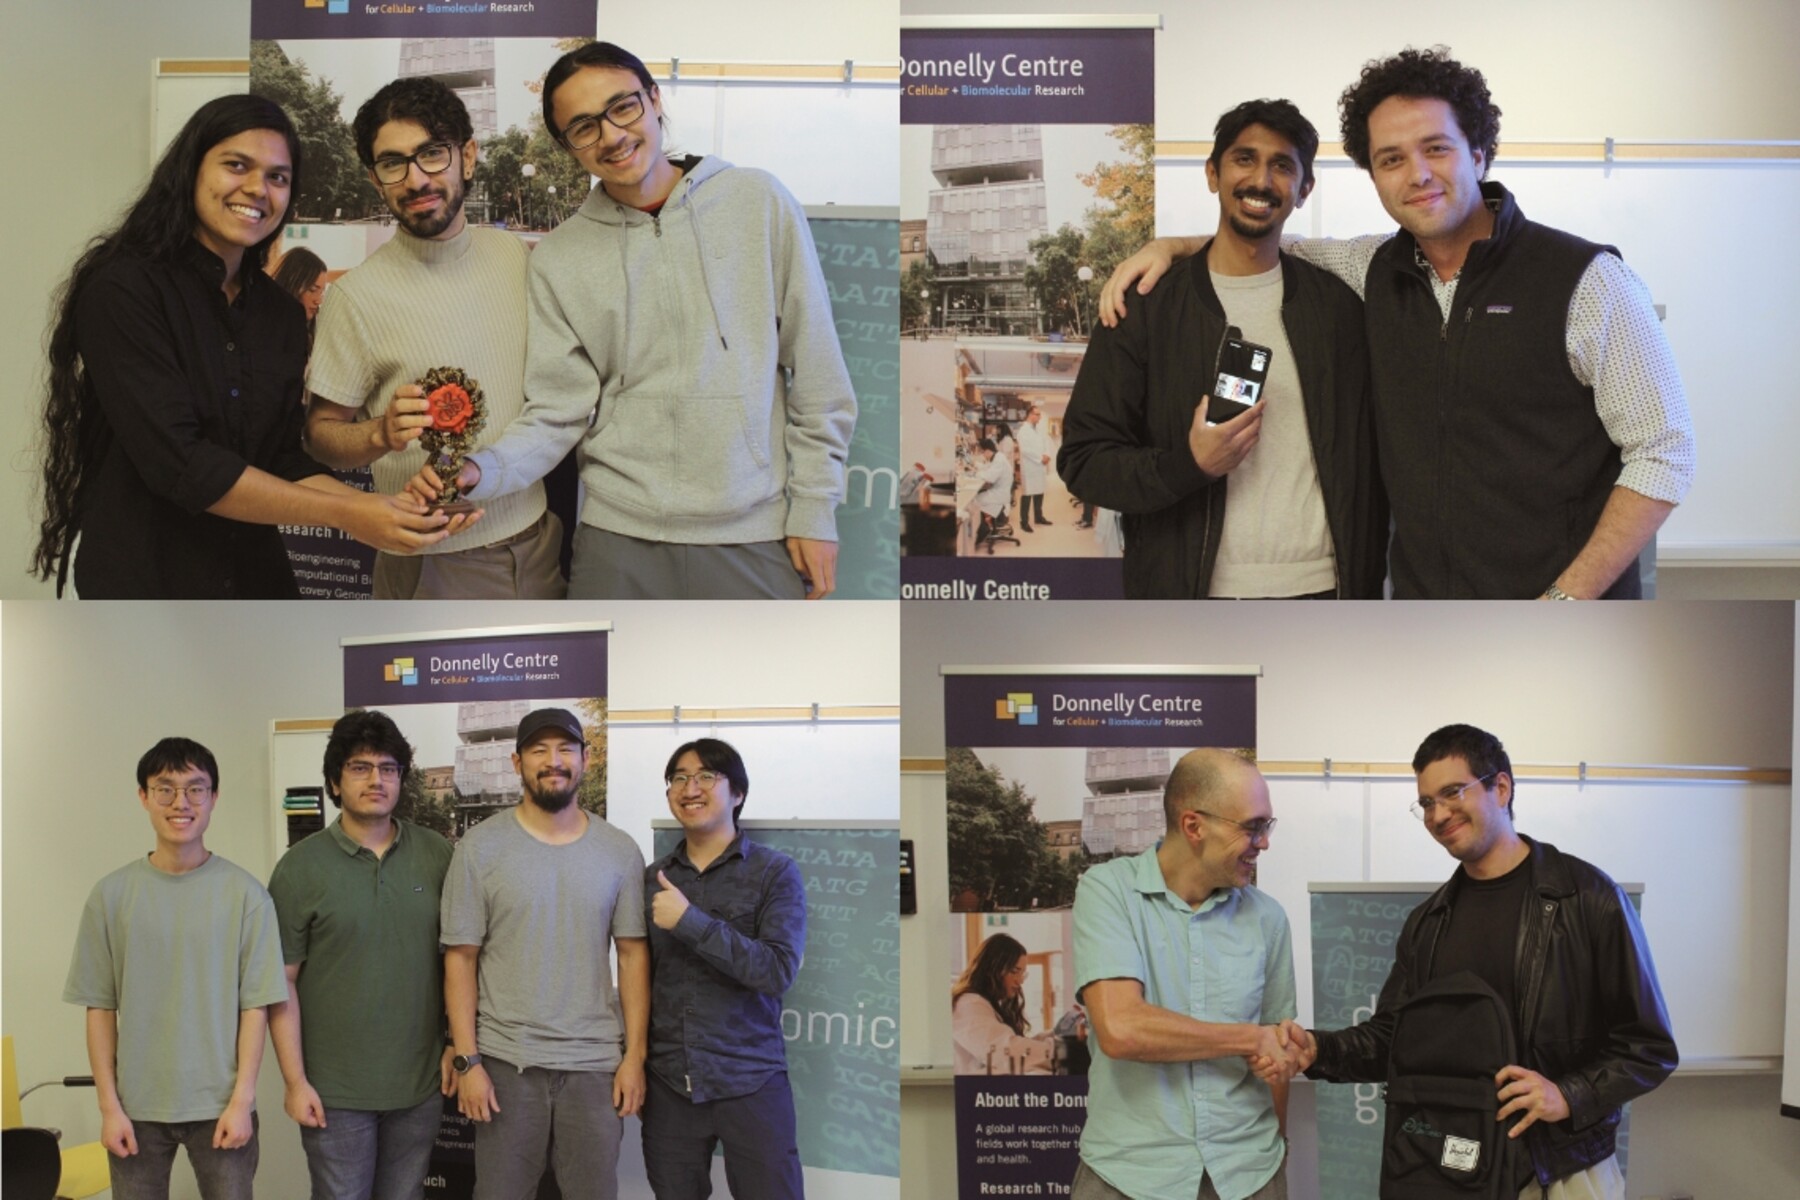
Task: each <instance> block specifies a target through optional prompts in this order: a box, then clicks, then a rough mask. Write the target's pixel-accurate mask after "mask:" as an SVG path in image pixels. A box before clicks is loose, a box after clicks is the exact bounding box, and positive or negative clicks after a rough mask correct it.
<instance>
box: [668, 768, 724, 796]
mask: <svg viewBox="0 0 1800 1200" xmlns="http://www.w3.org/2000/svg"><path fill="white" fill-rule="evenodd" d="M723 778H725V776H723V775H721V774H720V773H719V772H717V771H697V772H695V773H694V774H692V775H689V774H687V773H685V772H676V773H675V774H673V775H671V776H669V790H670V791H671V792H678V791H681V790H682V789H683V788H685V787H687V785H688V781H689V780H692V781H693V782H695V783H697V784H699V785H700V786H701V787H703V788H705V789H706V790H707V791H709V792H710V791H712V790H713V785H714V784H716V783H718V782H719V780H721V779H723Z"/></svg>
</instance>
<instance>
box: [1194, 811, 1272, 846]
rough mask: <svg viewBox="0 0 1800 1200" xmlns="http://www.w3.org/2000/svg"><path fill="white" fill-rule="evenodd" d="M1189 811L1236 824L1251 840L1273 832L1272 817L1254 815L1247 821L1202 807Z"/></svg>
mask: <svg viewBox="0 0 1800 1200" xmlns="http://www.w3.org/2000/svg"><path fill="white" fill-rule="evenodd" d="M1188 811H1189V812H1197V813H1199V814H1200V815H1201V816H1203V817H1211V818H1212V819H1213V820H1215V821H1223V822H1225V823H1226V824H1227V825H1236V826H1237V827H1238V828H1239V829H1241V830H1243V831H1244V832H1245V833H1247V834H1249V835H1250V840H1251V841H1253V842H1254V841H1257V840H1258V839H1260V838H1266V837H1268V836H1270V835H1271V834H1273V833H1274V832H1275V818H1274V817H1256V818H1255V819H1253V820H1249V821H1234V820H1232V819H1231V818H1230V817H1221V816H1220V815H1219V814H1218V813H1211V812H1207V811H1206V810H1205V809H1204V808H1192V809H1189V810H1188Z"/></svg>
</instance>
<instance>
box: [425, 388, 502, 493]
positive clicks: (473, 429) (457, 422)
mask: <svg viewBox="0 0 1800 1200" xmlns="http://www.w3.org/2000/svg"><path fill="white" fill-rule="evenodd" d="M419 386H420V387H421V388H423V389H424V391H425V401H426V403H427V404H428V405H429V406H430V410H429V411H430V413H431V426H430V428H428V429H426V430H425V432H424V433H423V434H422V435H421V436H420V438H419V444H420V445H421V446H423V447H424V448H425V462H426V464H427V465H428V466H430V467H431V469H432V470H433V471H435V472H436V473H437V477H438V478H439V479H441V480H443V481H444V489H443V491H442V492H441V493H440V494H439V495H438V498H437V500H436V501H435V502H434V503H433V504H432V506H431V507H432V511H434V512H447V513H464V512H473V511H474V510H475V508H476V505H475V503H474V502H473V501H470V500H464V499H462V497H461V496H460V495H459V494H458V491H457V487H456V475H457V472H458V471H460V470H461V469H462V464H463V459H465V458H467V457H468V454H469V451H470V450H472V449H474V447H475V437H476V435H477V434H479V433H480V432H481V430H482V427H483V426H485V425H486V424H487V403H486V401H485V400H484V399H483V397H482V394H481V384H480V382H479V381H477V380H474V379H471V378H470V377H469V376H468V375H467V374H466V373H464V372H463V370H462V369H461V368H460V367H433V368H432V369H431V370H429V371H427V372H425V376H424V378H422V379H420V380H419Z"/></svg>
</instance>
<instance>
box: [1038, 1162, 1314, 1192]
mask: <svg viewBox="0 0 1800 1200" xmlns="http://www.w3.org/2000/svg"><path fill="white" fill-rule="evenodd" d="M1069 1194H1070V1196H1071V1197H1072V1198H1073V1200H1132V1198H1131V1197H1130V1196H1128V1195H1126V1194H1125V1193H1124V1192H1121V1191H1120V1190H1119V1189H1118V1188H1116V1187H1114V1186H1113V1185H1112V1184H1110V1183H1108V1182H1106V1180H1104V1179H1102V1178H1100V1176H1099V1175H1097V1174H1095V1173H1094V1169H1093V1168H1092V1167H1090V1166H1088V1165H1087V1162H1086V1161H1085V1160H1084V1161H1083V1162H1082V1164H1081V1165H1080V1166H1079V1167H1076V1168H1075V1185H1074V1187H1073V1188H1072V1189H1071V1190H1070V1193H1069ZM1198 1200H1219V1192H1218V1189H1217V1188H1215V1187H1213V1181H1212V1176H1210V1175H1202V1176H1201V1177H1200V1192H1199V1195H1198ZM1249 1200H1287V1160H1286V1159H1285V1158H1284V1159H1282V1160H1281V1165H1280V1166H1279V1167H1277V1168H1275V1175H1274V1177H1273V1178H1271V1179H1270V1180H1269V1182H1267V1183H1265V1184H1263V1185H1262V1187H1260V1188H1258V1189H1257V1190H1256V1191H1255V1192H1253V1193H1252V1194H1251V1195H1250V1197H1249Z"/></svg>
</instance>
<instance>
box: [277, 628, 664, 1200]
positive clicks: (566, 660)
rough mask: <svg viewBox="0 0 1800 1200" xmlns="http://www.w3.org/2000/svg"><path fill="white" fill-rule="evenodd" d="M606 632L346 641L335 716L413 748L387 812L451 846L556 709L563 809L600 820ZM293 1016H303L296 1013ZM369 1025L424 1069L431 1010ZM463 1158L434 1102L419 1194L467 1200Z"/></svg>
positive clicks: (466, 1134)
mask: <svg viewBox="0 0 1800 1200" xmlns="http://www.w3.org/2000/svg"><path fill="white" fill-rule="evenodd" d="M607 632H608V627H607V626H605V625H594V626H586V627H575V626H537V627H521V628H517V629H511V630H504V629H503V630H484V631H482V632H481V633H479V634H476V635H460V634H444V635H436V636H434V635H430V634H422V635H417V636H414V637H396V638H378V639H356V640H346V641H345V642H344V644H343V649H344V706H345V708H346V709H347V710H351V711H354V710H358V709H372V710H377V711H379V712H381V713H384V714H386V715H387V716H388V717H389V718H391V719H392V720H393V722H394V724H395V725H396V726H398V727H399V730H400V733H401V735H402V736H404V737H405V739H406V741H407V742H408V743H409V744H410V745H411V747H412V750H413V764H412V766H413V769H412V770H411V771H410V772H409V773H408V774H407V777H406V780H405V782H404V783H403V784H402V788H403V793H402V798H401V804H400V806H399V808H398V809H397V810H396V812H397V815H398V816H400V817H401V818H402V819H404V820H407V821H410V822H412V823H413V824H415V825H420V826H424V827H425V828H427V829H429V830H432V831H434V832H435V833H438V834H441V835H442V836H443V837H444V838H445V839H446V840H448V841H450V842H451V843H453V844H455V843H458V842H460V841H462V840H463V839H464V838H465V837H467V836H468V834H469V833H470V831H471V830H473V829H475V828H476V827H477V826H479V825H480V824H481V823H482V822H484V821H488V820H492V819H494V818H496V817H498V818H501V819H506V820H510V819H511V818H510V817H508V816H506V814H508V813H510V811H511V810H512V809H514V808H516V807H517V806H518V805H519V803H520V802H521V800H522V799H523V798H524V783H523V781H522V778H521V768H520V767H518V766H516V765H515V764H514V755H515V751H516V749H517V741H518V736H519V732H520V722H521V721H522V720H523V719H524V718H525V717H526V716H527V714H530V713H533V712H535V711H537V710H542V709H561V710H564V711H565V712H567V713H568V714H570V715H572V716H573V717H574V719H575V720H576V721H577V722H579V724H580V728H581V733H582V755H581V757H582V764H583V766H582V770H581V773H580V776H579V778H578V779H573V780H570V781H569V784H570V785H571V786H573V788H574V790H575V796H574V799H573V801H572V803H574V804H577V805H579V806H580V807H581V808H583V809H585V810H587V811H588V812H589V813H592V814H593V815H594V816H595V817H599V818H605V816H606V812H607V803H606V780H607V733H606V721H607V685H606V660H607ZM559 728H560V727H559ZM616 836H617V837H618V838H620V839H622V838H623V837H624V835H623V834H616ZM619 885H620V887H623V888H626V889H629V890H633V891H634V890H636V889H638V888H640V887H641V879H640V878H638V877H635V876H634V877H633V878H630V879H621V880H620V881H619ZM425 915H426V916H427V917H429V918H430V919H429V920H428V921H426V922H425V923H424V924H423V925H422V926H421V929H422V934H423V936H424V937H425V938H426V939H427V940H428V941H429V942H430V943H431V944H432V948H433V951H434V953H433V956H432V957H433V959H434V960H435V958H436V954H435V950H436V943H437V941H438V937H439V932H440V931H439V926H438V921H437V919H436V917H437V907H436V905H435V904H433V905H430V906H428V911H427V912H426V914H425ZM396 936H397V935H396ZM604 946H605V938H604V936H602V937H601V939H600V940H599V942H598V944H597V946H595V947H594V948H591V949H590V950H589V951H588V952H589V953H596V952H598V953H604V952H605V951H604V949H603V947H604ZM438 969H440V970H441V968H438ZM608 970H609V972H610V967H609V968H608ZM483 986H484V987H485V986H486V985H485V984H484V985H483ZM615 986H616V984H615ZM614 1003H615V1004H616V996H615V998H614ZM301 1011H302V1014H303V1017H302V1019H304V1014H305V1012H306V1009H305V1007H304V1006H303V1007H302V1010H301ZM371 1019H372V1020H379V1021H383V1022H392V1023H393V1027H392V1029H391V1031H390V1037H389V1040H391V1041H392V1042H396V1043H403V1042H405V1041H407V1040H408V1039H413V1040H418V1039H423V1040H424V1041H427V1042H429V1043H430V1047H429V1049H430V1051H431V1057H432V1059H433V1061H434V1063H435V1060H436V1058H437V1057H438V1055H439V1053H440V1049H441V1046H442V1044H443V1038H442V1033H443V1014H442V1012H441V1011H437V1012H431V1013H423V1012H422V1013H418V1014H406V1013H402V1012H396V1011H386V1012H381V1013H377V1014H374V1015H373V1016H372V1017H371ZM484 1036H485V1035H484ZM435 1074H436V1070H435V1068H434V1070H433V1075H434V1076H435ZM315 1086H318V1085H317V1081H316V1080H315ZM435 1090H436V1089H435V1088H434V1089H433V1091H434V1093H435ZM474 1156H475V1124H474V1122H472V1121H471V1120H470V1119H469V1118H468V1117H466V1116H464V1115H463V1114H462V1113H461V1112H460V1111H459V1109H458V1101H457V1097H456V1096H455V1095H454V1094H453V1095H451V1096H448V1097H443V1098H442V1116H441V1120H440V1123H439V1124H438V1132H437V1139H436V1142H435V1145H434V1146H433V1149H432V1152H431V1166H430V1172H429V1174H428V1175H427V1176H426V1186H425V1194H426V1195H427V1196H429V1197H432V1198H433V1200H468V1197H470V1196H471V1195H473V1191H474V1179H475V1174H474V1170H475V1162H474ZM552 1190H554V1188H552Z"/></svg>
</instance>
